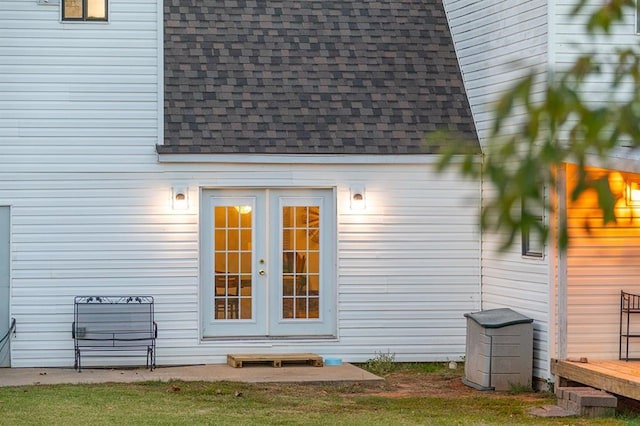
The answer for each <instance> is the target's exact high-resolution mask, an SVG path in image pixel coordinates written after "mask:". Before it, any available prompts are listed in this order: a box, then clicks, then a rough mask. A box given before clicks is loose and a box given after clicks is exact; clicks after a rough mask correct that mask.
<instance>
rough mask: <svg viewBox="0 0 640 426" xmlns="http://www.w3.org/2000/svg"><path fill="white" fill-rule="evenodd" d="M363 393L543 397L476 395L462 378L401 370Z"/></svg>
mask: <svg viewBox="0 0 640 426" xmlns="http://www.w3.org/2000/svg"><path fill="white" fill-rule="evenodd" d="M363 391H364V393H366V394H370V395H376V396H384V397H388V398H404V397H411V396H416V397H442V398H467V397H472V396H484V397H489V398H493V397H495V398H501V397H504V396H506V395H509V396H510V397H514V398H518V399H522V400H526V401H531V400H537V399H540V398H541V397H544V395H543V394H540V393H534V392H521V393H509V392H496V391H480V390H477V389H474V388H472V387H469V386H467V385H465V384H464V383H462V375H461V374H460V373H459V372H457V371H454V372H451V373H442V372H440V373H420V372H417V371H411V370H403V371H397V372H393V373H390V374H389V375H387V376H386V377H385V383H384V384H383V385H380V386H377V387H367V388H366V389H363Z"/></svg>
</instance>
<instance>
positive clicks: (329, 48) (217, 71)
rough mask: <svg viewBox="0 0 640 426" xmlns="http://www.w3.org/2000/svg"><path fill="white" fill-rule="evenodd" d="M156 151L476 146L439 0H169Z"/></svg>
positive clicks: (389, 150)
mask: <svg viewBox="0 0 640 426" xmlns="http://www.w3.org/2000/svg"><path fill="white" fill-rule="evenodd" d="M164 15H165V16H164V19H165V35H164V61H165V71H164V74H165V138H164V145H162V146H158V152H160V153H273V154H277V153H287V154H292V153H301V154H310V153H321V154H334V153H336V154H360V153H364V154H424V153H430V152H432V151H433V149H434V147H433V146H431V147H427V146H425V144H424V143H423V139H424V136H425V134H426V133H427V132H431V131H436V130H447V131H451V132H455V133H457V134H460V135H462V136H463V137H464V138H465V139H467V140H469V141H471V143H473V144H474V145H477V136H476V133H475V128H474V125H473V120H472V116H471V110H470V108H469V104H468V101H467V98H466V93H465V90H464V86H463V82H462V78H461V75H460V71H459V67H458V63H457V59H456V55H455V51H454V48H453V42H452V40H451V36H450V33H449V28H448V25H447V20H446V16H445V13H444V9H443V6H442V4H441V2H440V1H435V2H433V1H429V2H427V1H418V0H384V1H370V0H346V1H331V0H306V1H302V2H300V1H289V0H269V1H266V0H223V1H215V0H166V1H165V7H164Z"/></svg>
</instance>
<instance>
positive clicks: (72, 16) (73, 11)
mask: <svg viewBox="0 0 640 426" xmlns="http://www.w3.org/2000/svg"><path fill="white" fill-rule="evenodd" d="M107 2H108V0H63V1H62V20H63V21H106V20H107Z"/></svg>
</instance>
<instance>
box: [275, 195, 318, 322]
mask: <svg viewBox="0 0 640 426" xmlns="http://www.w3.org/2000/svg"><path fill="white" fill-rule="evenodd" d="M319 237H320V206H285V207H283V208H282V283H281V286H282V293H281V294H282V318H284V319H315V318H319V316H320V312H319V309H318V307H319V270H320V241H319V240H320V238H319Z"/></svg>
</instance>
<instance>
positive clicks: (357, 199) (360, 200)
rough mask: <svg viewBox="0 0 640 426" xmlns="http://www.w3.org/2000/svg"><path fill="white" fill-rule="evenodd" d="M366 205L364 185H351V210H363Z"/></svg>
mask: <svg viewBox="0 0 640 426" xmlns="http://www.w3.org/2000/svg"><path fill="white" fill-rule="evenodd" d="M365 207H366V199H365V192H364V187H362V186H352V187H351V210H364V208H365Z"/></svg>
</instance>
